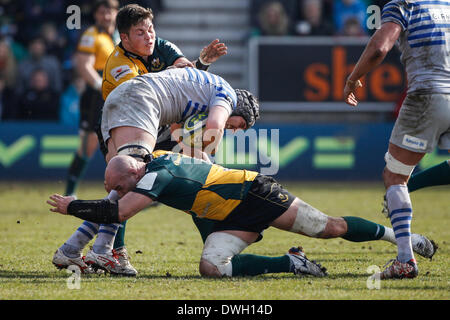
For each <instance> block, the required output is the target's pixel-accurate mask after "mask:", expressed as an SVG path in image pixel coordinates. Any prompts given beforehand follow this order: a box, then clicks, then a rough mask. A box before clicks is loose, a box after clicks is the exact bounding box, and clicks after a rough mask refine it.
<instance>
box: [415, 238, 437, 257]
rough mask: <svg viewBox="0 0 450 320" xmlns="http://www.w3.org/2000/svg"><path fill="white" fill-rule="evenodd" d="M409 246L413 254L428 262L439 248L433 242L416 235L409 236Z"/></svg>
mask: <svg viewBox="0 0 450 320" xmlns="http://www.w3.org/2000/svg"><path fill="white" fill-rule="evenodd" d="M411 244H412V248H413V251H414V252H415V253H417V254H418V255H420V256H422V257H424V258H428V259H430V260H431V259H432V258H433V256H434V254H435V253H436V251H437V249H438V248H439V246H438V245H437V244H436V243H435V242H434V241H433V240H430V239H428V238H427V237H425V236H423V235H421V234H417V233H413V234H411Z"/></svg>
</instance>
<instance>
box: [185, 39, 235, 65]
mask: <svg viewBox="0 0 450 320" xmlns="http://www.w3.org/2000/svg"><path fill="white" fill-rule="evenodd" d="M227 50H228V48H227V46H226V45H225V43H223V42H220V41H219V39H215V40H213V41H211V43H210V44H209V45H207V46H206V47H203V49H202V51H200V55H199V57H198V59H197V60H195V61H193V63H195V67H196V68H197V69H200V70H207V69H208V67H209V66H210V65H211V64H212V63H213V62H216V61H217V60H218V59H219V58H220V57H221V56H224V55H226V54H227Z"/></svg>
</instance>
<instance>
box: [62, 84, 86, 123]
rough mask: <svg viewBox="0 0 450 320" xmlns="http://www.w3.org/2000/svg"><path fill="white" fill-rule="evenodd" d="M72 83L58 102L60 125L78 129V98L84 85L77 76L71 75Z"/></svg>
mask: <svg viewBox="0 0 450 320" xmlns="http://www.w3.org/2000/svg"><path fill="white" fill-rule="evenodd" d="M72 79H73V80H72V82H71V83H70V84H69V85H68V86H67V89H66V90H64V92H63V94H62V95H61V100H60V112H59V120H60V123H62V124H64V125H67V126H71V127H78V125H79V123H80V97H81V94H82V93H83V91H84V89H85V88H86V83H85V82H84V80H83V78H81V77H80V76H79V75H72Z"/></svg>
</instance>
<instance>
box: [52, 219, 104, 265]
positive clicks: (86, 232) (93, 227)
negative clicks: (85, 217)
mask: <svg viewBox="0 0 450 320" xmlns="http://www.w3.org/2000/svg"><path fill="white" fill-rule="evenodd" d="M98 227H99V225H98V224H97V223H93V222H88V221H84V222H83V223H82V224H81V225H80V226H79V227H78V229H77V230H76V231H75V232H74V233H73V234H72V235H71V236H70V238H69V239H68V240H67V241H66V242H65V243H64V244H63V245H62V246H61V250H62V251H63V252H64V254H66V255H67V256H68V257H71V258H75V257H77V256H79V255H80V253H81V251H82V250H83V248H84V247H85V246H86V245H87V244H88V243H89V241H91V240H92V239H93V238H94V237H95V235H96V234H97V232H98Z"/></svg>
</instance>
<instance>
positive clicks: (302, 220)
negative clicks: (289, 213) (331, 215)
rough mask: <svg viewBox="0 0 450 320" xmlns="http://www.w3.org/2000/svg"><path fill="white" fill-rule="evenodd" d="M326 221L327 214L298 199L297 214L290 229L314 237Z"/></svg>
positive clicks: (325, 224)
mask: <svg viewBox="0 0 450 320" xmlns="http://www.w3.org/2000/svg"><path fill="white" fill-rule="evenodd" d="M299 200H300V199H299ZM327 222H328V216H327V215H326V214H324V213H322V212H321V211H319V210H317V209H316V208H314V207H312V206H310V205H309V204H307V203H306V202H304V201H302V200H300V205H299V207H298V210H297V216H296V217H295V221H294V224H293V225H292V228H291V230H290V231H292V232H295V233H299V232H300V233H303V234H306V235H308V236H310V237H315V238H316V237H318V236H319V235H320V234H321V233H322V232H323V230H325V227H326V226H327Z"/></svg>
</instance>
